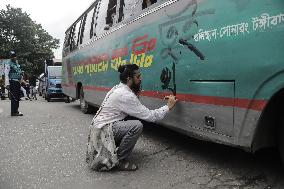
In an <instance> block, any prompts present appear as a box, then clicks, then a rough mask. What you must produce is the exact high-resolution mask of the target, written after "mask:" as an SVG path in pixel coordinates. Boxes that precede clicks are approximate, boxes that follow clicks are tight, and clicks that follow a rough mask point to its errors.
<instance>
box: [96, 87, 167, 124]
mask: <svg viewBox="0 0 284 189" xmlns="http://www.w3.org/2000/svg"><path fill="white" fill-rule="evenodd" d="M99 111H100V112H99V114H98V115H96V116H95V117H94V118H93V121H92V126H95V127H96V128H102V127H103V126H104V125H106V124H109V123H113V122H115V121H119V120H123V119H124V118H125V117H126V116H127V115H129V116H133V117H136V118H139V119H142V120H145V121H149V122H156V121H158V120H161V119H163V118H164V117H165V115H166V114H167V113H168V112H169V107H168V106H167V105H165V106H162V107H161V108H159V109H155V110H149V109H148V108H147V107H145V106H144V105H143V104H141V102H140V101H139V99H138V97H137V96H136V95H135V94H134V93H133V92H132V90H131V89H130V88H129V87H128V86H127V85H125V84H123V83H120V84H119V85H116V86H114V87H113V88H112V89H111V90H110V91H109V92H108V93H107V95H106V97H105V99H104V101H103V103H102V107H101V110H99Z"/></svg>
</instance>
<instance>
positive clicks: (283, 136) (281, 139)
mask: <svg viewBox="0 0 284 189" xmlns="http://www.w3.org/2000/svg"><path fill="white" fill-rule="evenodd" d="M278 134H279V136H278V149H279V153H280V156H281V159H282V164H283V166H284V118H281V124H280V132H279V133H278Z"/></svg>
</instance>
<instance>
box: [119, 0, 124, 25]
mask: <svg viewBox="0 0 284 189" xmlns="http://www.w3.org/2000/svg"><path fill="white" fill-rule="evenodd" d="M118 3H119V5H118V11H117V13H118V20H117V22H121V21H122V20H123V19H124V14H123V7H125V4H124V0H119V1H118Z"/></svg>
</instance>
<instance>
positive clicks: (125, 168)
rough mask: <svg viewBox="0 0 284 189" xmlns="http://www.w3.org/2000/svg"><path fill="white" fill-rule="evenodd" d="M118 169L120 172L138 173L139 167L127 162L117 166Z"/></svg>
mask: <svg viewBox="0 0 284 189" xmlns="http://www.w3.org/2000/svg"><path fill="white" fill-rule="evenodd" d="M117 169H118V170H120V171H136V170H137V169H138V166H137V165H136V164H134V163H130V162H128V161H126V162H119V164H118V165H117Z"/></svg>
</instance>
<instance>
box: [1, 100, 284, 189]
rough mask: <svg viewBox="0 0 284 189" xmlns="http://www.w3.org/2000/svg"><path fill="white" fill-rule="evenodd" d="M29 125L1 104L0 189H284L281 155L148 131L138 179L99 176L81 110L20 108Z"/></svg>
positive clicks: (43, 105)
mask: <svg viewBox="0 0 284 189" xmlns="http://www.w3.org/2000/svg"><path fill="white" fill-rule="evenodd" d="M20 111H22V112H23V113H24V116H23V117H11V116H10V101H8V100H4V101H0V189H14V188H15V189H16V188H27V189H31V188H44V189H46V188H50V189H57V188H58V189H67V188H68V189H73V188H74V189H79V188H83V189H85V188H86V189H89V188H92V189H93V188H96V189H106V188H137V189H140V188H141V189H152V188H158V189H162V188H176V189H181V188H188V189H194V188H224V189H228V188H232V189H233V188H236V189H238V188H257V189H259V188H263V189H264V188H279V189H280V188H281V189H282V188H284V169H283V168H282V166H281V161H280V158H279V156H278V154H277V152H276V151H275V150H273V149H272V150H265V151H261V152H259V153H257V154H256V155H252V154H249V153H246V152H243V151H242V150H239V149H234V148H231V147H227V146H223V145H219V144H213V143H208V142H203V141H199V140H195V139H192V138H189V137H186V136H184V135H182V134H178V133H176V132H174V131H171V130H168V129H165V128H163V127H159V126H156V125H151V124H147V125H145V126H144V132H143V135H142V137H141V138H140V139H139V141H138V143H137V145H136V147H135V149H134V151H133V154H132V156H131V158H130V159H131V160H132V161H133V162H136V163H137V164H138V166H139V170H137V171H136V172H119V171H113V172H103V173H102V172H99V173H98V172H93V171H90V170H88V168H87V165H86V163H85V153H86V141H87V134H88V126H89V124H90V122H91V119H92V117H93V116H94V115H90V114H87V115H85V114H82V113H81V112H80V108H79V103H78V102H74V103H70V104H66V103H64V102H63V101H60V100H56V101H53V102H49V103H48V102H46V101H44V100H43V99H42V98H41V97H40V98H39V100H37V101H22V102H21V103H20Z"/></svg>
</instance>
